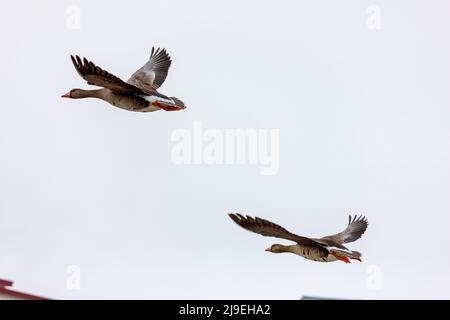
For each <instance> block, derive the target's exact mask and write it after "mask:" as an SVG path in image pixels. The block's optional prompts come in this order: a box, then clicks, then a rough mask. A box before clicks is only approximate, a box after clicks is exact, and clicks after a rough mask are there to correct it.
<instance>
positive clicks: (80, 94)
mask: <svg viewBox="0 0 450 320" xmlns="http://www.w3.org/2000/svg"><path fill="white" fill-rule="evenodd" d="M89 96H90V95H89V92H88V91H87V90H83V89H72V90H70V91H69V92H67V93H66V94H63V95H62V96H61V98H70V99H81V98H86V97H89Z"/></svg>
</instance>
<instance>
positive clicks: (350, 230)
mask: <svg viewBox="0 0 450 320" xmlns="http://www.w3.org/2000/svg"><path fill="white" fill-rule="evenodd" d="M229 216H230V218H231V219H232V220H233V221H234V222H236V223H237V224H238V225H239V226H241V227H242V228H244V229H247V230H249V231H252V232H255V233H259V234H261V235H263V236H266V237H276V238H281V239H286V240H290V241H294V242H296V244H294V245H289V246H286V245H281V244H274V245H272V246H271V247H270V248H267V249H266V251H268V252H273V253H282V252H290V253H294V254H296V255H299V256H302V257H304V258H306V259H309V260H313V261H320V262H333V261H337V260H341V261H343V262H345V263H350V259H353V260H359V261H361V253H359V252H358V251H352V250H349V249H347V248H346V247H345V246H344V245H343V244H344V243H348V242H353V241H355V240H358V239H359V238H361V236H362V234H363V233H364V232H365V231H366V229H367V226H368V221H367V219H366V218H365V217H363V216H359V217H357V216H354V217H352V216H349V219H348V225H347V228H346V229H345V230H344V231H342V232H339V233H337V234H334V235H331V236H326V237H323V238H320V239H315V238H307V237H302V236H298V235H296V234H293V233H291V232H289V231H288V230H286V229H285V228H283V227H281V226H279V225H277V224H275V223H273V222H270V221H268V220H265V219H261V218H258V217H255V218H252V217H250V216H243V215H241V214H239V213H230V214H229Z"/></svg>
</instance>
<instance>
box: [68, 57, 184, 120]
mask: <svg viewBox="0 0 450 320" xmlns="http://www.w3.org/2000/svg"><path fill="white" fill-rule="evenodd" d="M70 58H71V59H72V63H73V65H74V66H75V69H76V70H77V72H78V74H79V75H80V76H81V77H82V78H83V79H84V80H86V81H87V83H88V84H90V85H95V86H99V87H103V88H102V89H97V90H83V89H72V90H70V91H69V92H68V93H66V94H64V95H62V97H63V98H72V99H82V98H98V99H102V100H104V101H106V102H108V103H110V104H112V105H113V106H116V107H119V108H122V109H125V110H130V111H140V112H152V111H157V110H161V109H163V110H166V111H177V110H183V109H185V108H186V107H185V105H184V103H183V102H182V101H181V100H179V99H177V98H175V97H167V96H165V95H163V94H161V93H159V92H158V91H157V89H158V88H159V87H160V86H161V85H162V84H163V82H164V80H165V79H166V76H167V73H168V71H169V67H170V65H171V63H172V60H171V59H170V56H169V55H168V54H167V52H166V49H162V50H160V49H159V48H158V49H156V50H155V48H152V52H151V55H150V59H149V60H148V61H147V63H146V64H144V66H143V67H142V68H140V69H139V70H137V71H136V72H135V73H133V75H132V76H131V78H130V79H129V80H128V81H127V82H124V81H122V80H121V79H119V78H118V77H116V76H114V75H112V74H111V73H109V72H107V71H105V70H103V69H101V68H100V67H98V66H96V65H95V64H94V63H93V62H91V61H89V60H87V59H86V58H83V59H81V58H80V57H79V56H72V55H71V56H70Z"/></svg>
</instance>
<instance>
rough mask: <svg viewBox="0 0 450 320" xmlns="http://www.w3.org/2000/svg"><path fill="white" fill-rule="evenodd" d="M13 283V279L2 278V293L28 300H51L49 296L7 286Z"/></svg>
mask: <svg viewBox="0 0 450 320" xmlns="http://www.w3.org/2000/svg"><path fill="white" fill-rule="evenodd" d="M12 285H13V282H12V281H9V280H3V279H0V293H3V294H6V295H9V296H11V297H15V298H19V299H27V300H49V299H48V298H44V297H39V296H35V295H32V294H28V293H23V292H19V291H15V290H11V289H8V288H6V287H11V286H12Z"/></svg>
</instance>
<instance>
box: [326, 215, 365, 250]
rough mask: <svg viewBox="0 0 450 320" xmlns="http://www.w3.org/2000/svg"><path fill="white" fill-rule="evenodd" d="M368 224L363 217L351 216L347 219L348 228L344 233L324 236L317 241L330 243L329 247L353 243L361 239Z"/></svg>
mask: <svg viewBox="0 0 450 320" xmlns="http://www.w3.org/2000/svg"><path fill="white" fill-rule="evenodd" d="M368 225H369V222H368V221H367V219H366V217H364V216H359V217H358V216H356V215H355V216H354V217H353V218H352V216H351V215H350V216H349V217H348V226H347V228H345V230H344V231H342V232H339V233H337V234H334V235H331V236H326V237H323V238H320V239H318V240H321V241H325V242H328V243H330V245H333V244H334V245H336V244H338V245H342V244H343V243H348V242H353V241H355V240H358V239H359V238H361V236H362V235H363V233H364V232H365V231H366V229H367V226H368Z"/></svg>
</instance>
